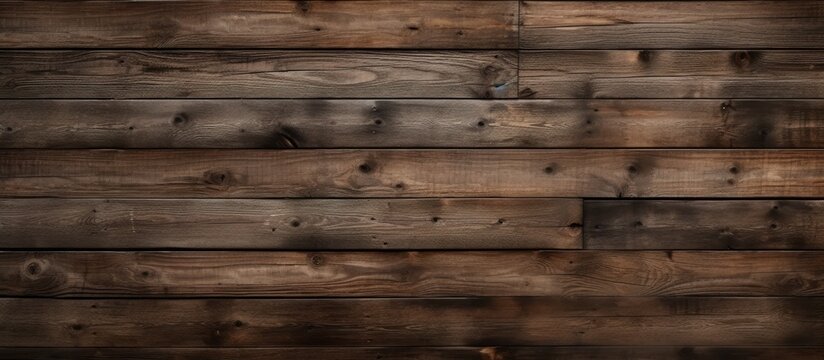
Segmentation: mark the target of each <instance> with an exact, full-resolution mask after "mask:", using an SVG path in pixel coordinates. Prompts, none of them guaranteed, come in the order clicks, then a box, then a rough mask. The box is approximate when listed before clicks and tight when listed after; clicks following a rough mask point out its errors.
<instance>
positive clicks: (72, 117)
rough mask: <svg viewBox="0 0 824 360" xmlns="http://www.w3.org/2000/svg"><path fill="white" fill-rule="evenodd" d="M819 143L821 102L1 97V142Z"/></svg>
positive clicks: (823, 137) (823, 131)
mask: <svg viewBox="0 0 824 360" xmlns="http://www.w3.org/2000/svg"><path fill="white" fill-rule="evenodd" d="M372 147H375V148H388V147H403V148H418V147H423V148H427V147H432V148H436V147H437V148H480V147H489V148H493V147H522V148H541V147H547V148H578V147H590V148H599V147H628V148H645V147H669V148H676V147H714V148H762V147H764V148H796V147H800V148H821V147H824V101H820V100H734V101H729V100H679V101H672V100H515V101H510V100H0V148H29V149H31V148H372Z"/></svg>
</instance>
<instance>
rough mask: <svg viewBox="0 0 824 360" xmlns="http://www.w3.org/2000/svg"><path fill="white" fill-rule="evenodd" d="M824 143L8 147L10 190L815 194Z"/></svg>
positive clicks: (103, 193) (4, 162)
mask: <svg viewBox="0 0 824 360" xmlns="http://www.w3.org/2000/svg"><path fill="white" fill-rule="evenodd" d="M822 177H824V153H822V151H820V150H2V151H0V196H3V197H32V196H50V197H151V198H181V197H197V198H258V197H267V198H268V197H435V196H442V197H478V196H489V197H504V196H508V197H679V196H680V197H726V198H732V197H742V196H747V197H815V196H824V186H821V185H822V183H821V179H822Z"/></svg>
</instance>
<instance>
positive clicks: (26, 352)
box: [0, 346, 824, 360]
mask: <svg viewBox="0 0 824 360" xmlns="http://www.w3.org/2000/svg"><path fill="white" fill-rule="evenodd" d="M822 353H824V347H783V346H782V347H700V346H699V347H694V346H683V347H666V346H655V347H633V346H526V347H513V346H506V347H503V346H498V347H496V346H488V347H397V346H393V347H281V348H210V349H207V348H129V349H123V348H4V349H3V351H0V359H3V360H20V359H26V360H73V359H89V360H106V359H117V360H123V359H142V360H167V359H171V358H173V359H177V360H183V359H197V360H224V359H247V360H279V359H283V360H292V359H310V358H318V359H336V360H363V359H386V360H401V359H404V360H410V359H416V360H443V359H451V360H509V359H521V360H523V359H527V360H529V359H534V360H539V359H565V360H592V359H635V360H685V359H689V360H735V359H741V360H743V359H748V360H774V359H780V358H788V359H796V360H821V358H822V355H821V354H822Z"/></svg>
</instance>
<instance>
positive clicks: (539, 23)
mask: <svg viewBox="0 0 824 360" xmlns="http://www.w3.org/2000/svg"><path fill="white" fill-rule="evenodd" d="M521 11H522V18H523V20H522V22H523V26H522V27H521V38H520V39H521V47H522V48H526V49H740V48H759V49H769V48H785V49H786V48H821V47H824V37H822V36H821V34H822V33H824V4H822V3H821V2H820V1H689V2H679V1H668V2H667V1H654V2H652V1H650V2H647V1H524V2H522V3H521Z"/></svg>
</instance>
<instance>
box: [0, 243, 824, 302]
mask: <svg viewBox="0 0 824 360" xmlns="http://www.w3.org/2000/svg"><path fill="white" fill-rule="evenodd" d="M753 264H757V272H754V270H753V266H754V265H753ZM0 280H2V281H1V282H0V295H1V296H39V297H100V296H104V297H120V296H126V297H129V296H139V297H203V296H206V297H214V296H220V297H224V296H230V297H250V296H251V297H271V296H278V297H309V296H311V297H365V296H369V297H372V296H377V297H387V296H426V297H432V296H692V295H713V296H718V295H729V296H822V295H824V253H821V252H785V251H780V252H695V251H693V252H688V251H684V252H664V251H620V252H608V251H499V252H495V251H474V252H454V251H448V252H435V251H432V252H430V251H427V252H214V251H209V252H204V251H189V252H179V251H178V252H94V251H93V252H0Z"/></svg>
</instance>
